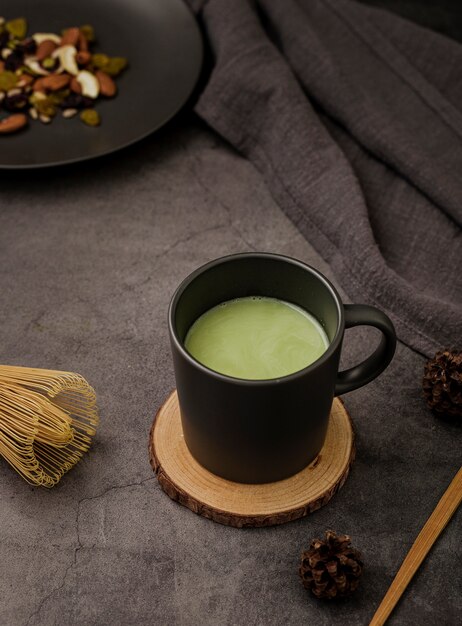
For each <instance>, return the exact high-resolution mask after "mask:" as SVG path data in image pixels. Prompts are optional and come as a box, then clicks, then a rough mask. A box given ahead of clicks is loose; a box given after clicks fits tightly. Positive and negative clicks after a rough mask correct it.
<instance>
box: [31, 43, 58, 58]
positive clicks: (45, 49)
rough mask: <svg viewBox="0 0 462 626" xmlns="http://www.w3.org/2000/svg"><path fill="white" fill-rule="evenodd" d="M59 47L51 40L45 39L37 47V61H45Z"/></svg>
mask: <svg viewBox="0 0 462 626" xmlns="http://www.w3.org/2000/svg"><path fill="white" fill-rule="evenodd" d="M57 47H58V46H57V45H56V44H55V42H54V41H51V39H44V40H43V41H42V42H41V43H39V45H38V46H37V52H36V53H35V56H36V57H37V61H43V59H46V58H47V57H49V56H50V54H51V53H52V52H53V51H54V50H56V48H57Z"/></svg>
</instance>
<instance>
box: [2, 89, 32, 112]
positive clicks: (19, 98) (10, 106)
mask: <svg viewBox="0 0 462 626" xmlns="http://www.w3.org/2000/svg"><path fill="white" fill-rule="evenodd" d="M2 104H3V107H4V108H5V109H6V110H7V111H22V110H23V109H25V108H26V107H27V105H28V99H27V96H26V94H24V93H18V94H16V95H14V96H5V98H4V99H3V102H2Z"/></svg>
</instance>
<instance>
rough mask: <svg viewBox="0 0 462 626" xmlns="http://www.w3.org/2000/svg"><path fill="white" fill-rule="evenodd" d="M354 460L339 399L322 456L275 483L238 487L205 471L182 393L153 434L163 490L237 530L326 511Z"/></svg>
mask: <svg viewBox="0 0 462 626" xmlns="http://www.w3.org/2000/svg"><path fill="white" fill-rule="evenodd" d="M354 457H355V443H354V430H353V425H352V422H351V418H350V416H349V414H348V411H347V410H346V408H345V405H344V404H343V402H342V401H341V400H340V399H339V398H335V399H334V402H333V404H332V409H331V414H330V419H329V427H328V430H327V436H326V441H325V443H324V446H323V448H322V450H321V452H320V453H319V455H318V456H317V458H316V459H315V460H314V461H313V462H312V463H311V464H310V465H308V466H307V467H305V468H304V469H303V470H302V471H301V472H298V474H294V476H291V477H289V478H286V479H284V480H280V481H277V482H273V483H265V484H260V485H249V484H243V483H236V482H232V481H229V480H226V479H224V478H220V477H219V476H216V475H215V474H212V473H211V472H209V471H208V470H206V469H205V468H203V467H202V466H201V465H200V464H199V463H198V462H197V461H196V460H195V459H194V457H193V456H192V454H191V453H190V452H189V450H188V447H187V446H186V443H185V441H184V437H183V431H182V427H181V417H180V408H179V404H178V396H177V393H176V391H173V392H172V393H171V394H170V395H169V397H168V398H167V400H166V401H165V402H164V404H163V405H162V406H161V407H160V409H159V411H158V412H157V414H156V416H155V418H154V421H153V423H152V426H151V430H150V433H149V461H150V463H151V466H152V469H153V470H154V473H155V474H156V476H157V480H158V481H159V484H160V486H161V488H162V489H163V491H165V493H166V494H167V495H168V496H169V497H170V498H171V499H172V500H174V501H176V502H179V503H180V504H182V505H183V506H185V507H187V508H188V509H190V510H191V511H193V512H194V513H197V514H198V515H202V516H203V517H206V518H208V519H211V520H213V521H214V522H218V523H220V524H225V525H227V526H234V527H236V528H250V527H255V528H258V527H262V526H273V525H276V524H284V523H285V522H290V521H292V520H296V519H299V518H300V517H305V516H306V515H308V514H309V513H312V512H313V511H316V510H317V509H320V508H321V507H322V506H324V505H325V504H327V502H329V500H330V499H331V498H332V497H333V496H334V495H335V494H336V493H337V491H338V490H339V489H340V488H341V487H342V486H343V485H344V483H345V481H346V479H347V477H348V474H349V471H350V468H351V465H352V463H353V461H354Z"/></svg>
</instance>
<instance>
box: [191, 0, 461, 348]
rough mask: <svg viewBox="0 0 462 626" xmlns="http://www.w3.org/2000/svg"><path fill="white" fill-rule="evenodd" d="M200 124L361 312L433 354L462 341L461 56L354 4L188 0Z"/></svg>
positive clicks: (454, 47) (346, 0)
mask: <svg viewBox="0 0 462 626" xmlns="http://www.w3.org/2000/svg"><path fill="white" fill-rule="evenodd" d="M190 5H191V6H192V8H193V10H195V11H196V12H197V13H198V14H199V16H200V18H201V21H202V23H203V26H204V29H205V33H206V36H207V38H208V44H209V47H210V50H211V54H212V57H213V67H212V70H211V73H210V76H209V78H208V82H207V84H206V86H205V89H204V91H203V92H202V93H201V95H200V97H199V100H198V102H197V105H196V111H197V113H198V114H199V115H200V116H201V117H202V118H203V119H204V120H205V121H206V122H207V123H208V124H209V125H210V126H211V127H213V128H214V129H215V130H216V131H217V132H218V133H219V134H220V135H222V136H223V137H224V138H225V139H226V140H227V141H228V142H229V143H231V144H232V145H233V146H234V147H235V148H236V149H237V150H238V151H240V152H241V153H242V154H243V155H244V156H246V157H247V158H248V159H250V160H251V161H252V162H253V163H254V164H255V166H256V167H257V168H258V170H259V171H260V172H261V173H262V175H263V176H264V178H265V180H266V183H267V185H268V187H269V188H270V190H271V192H272V194H273V195H274V197H275V198H276V200H277V202H278V203H279V205H280V207H281V208H282V209H283V210H284V211H285V212H286V213H287V215H288V216H289V217H290V218H291V219H292V220H293V221H294V223H295V224H296V225H297V227H298V228H299V229H300V231H301V232H302V233H303V235H304V236H305V237H306V238H307V240H308V241H309V242H310V243H311V244H313V245H314V246H315V247H316V248H317V250H318V251H319V252H320V253H321V254H322V255H323V256H324V258H325V259H326V260H327V261H328V262H329V263H330V265H331V267H332V269H333V271H334V272H335V274H336V276H337V278H338V281H339V283H340V284H341V285H342V286H343V288H344V289H345V291H346V292H347V294H348V295H349V297H350V298H351V299H352V300H355V301H356V302H361V301H362V302H367V303H370V304H375V305H377V306H378V307H380V308H382V309H384V310H385V311H386V312H387V313H388V314H389V315H390V316H391V317H392V319H393V321H394V322H395V324H396V327H397V332H398V335H399V338H400V339H401V340H402V341H403V342H404V343H406V344H407V345H408V346H410V347H412V348H413V349H415V350H417V351H419V352H421V353H423V354H428V355H429V354H432V353H434V352H435V350H437V349H440V348H442V347H454V346H455V345H456V344H457V343H458V342H460V341H461V338H462V237H461V224H462V46H460V45H459V44H457V43H455V42H453V41H451V40H449V39H446V38H445V37H443V36H441V35H438V34H436V33H433V32H431V31H428V30H426V29H424V28H421V27H419V26H417V25H415V24H413V23H410V22H408V21H406V20H404V19H402V18H400V17H397V16H395V15H392V14H390V13H387V12H386V11H382V10H379V9H373V8H371V7H367V6H364V5H361V4H359V3H356V2H353V1H351V0H284V2H281V1H280V0H255V1H251V0H233V1H232V2H230V1H229V0H208V1H206V2H200V1H195V0H191V1H190Z"/></svg>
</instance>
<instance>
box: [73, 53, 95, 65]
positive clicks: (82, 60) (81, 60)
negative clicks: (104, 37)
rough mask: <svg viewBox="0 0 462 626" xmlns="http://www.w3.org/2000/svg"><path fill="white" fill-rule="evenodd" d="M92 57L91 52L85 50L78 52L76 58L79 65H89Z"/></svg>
mask: <svg viewBox="0 0 462 626" xmlns="http://www.w3.org/2000/svg"><path fill="white" fill-rule="evenodd" d="M90 59H91V54H90V53H89V52H87V51H84V50H81V51H80V52H77V56H76V57H75V60H76V61H77V63H78V64H79V65H87V63H89V61H90Z"/></svg>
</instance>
